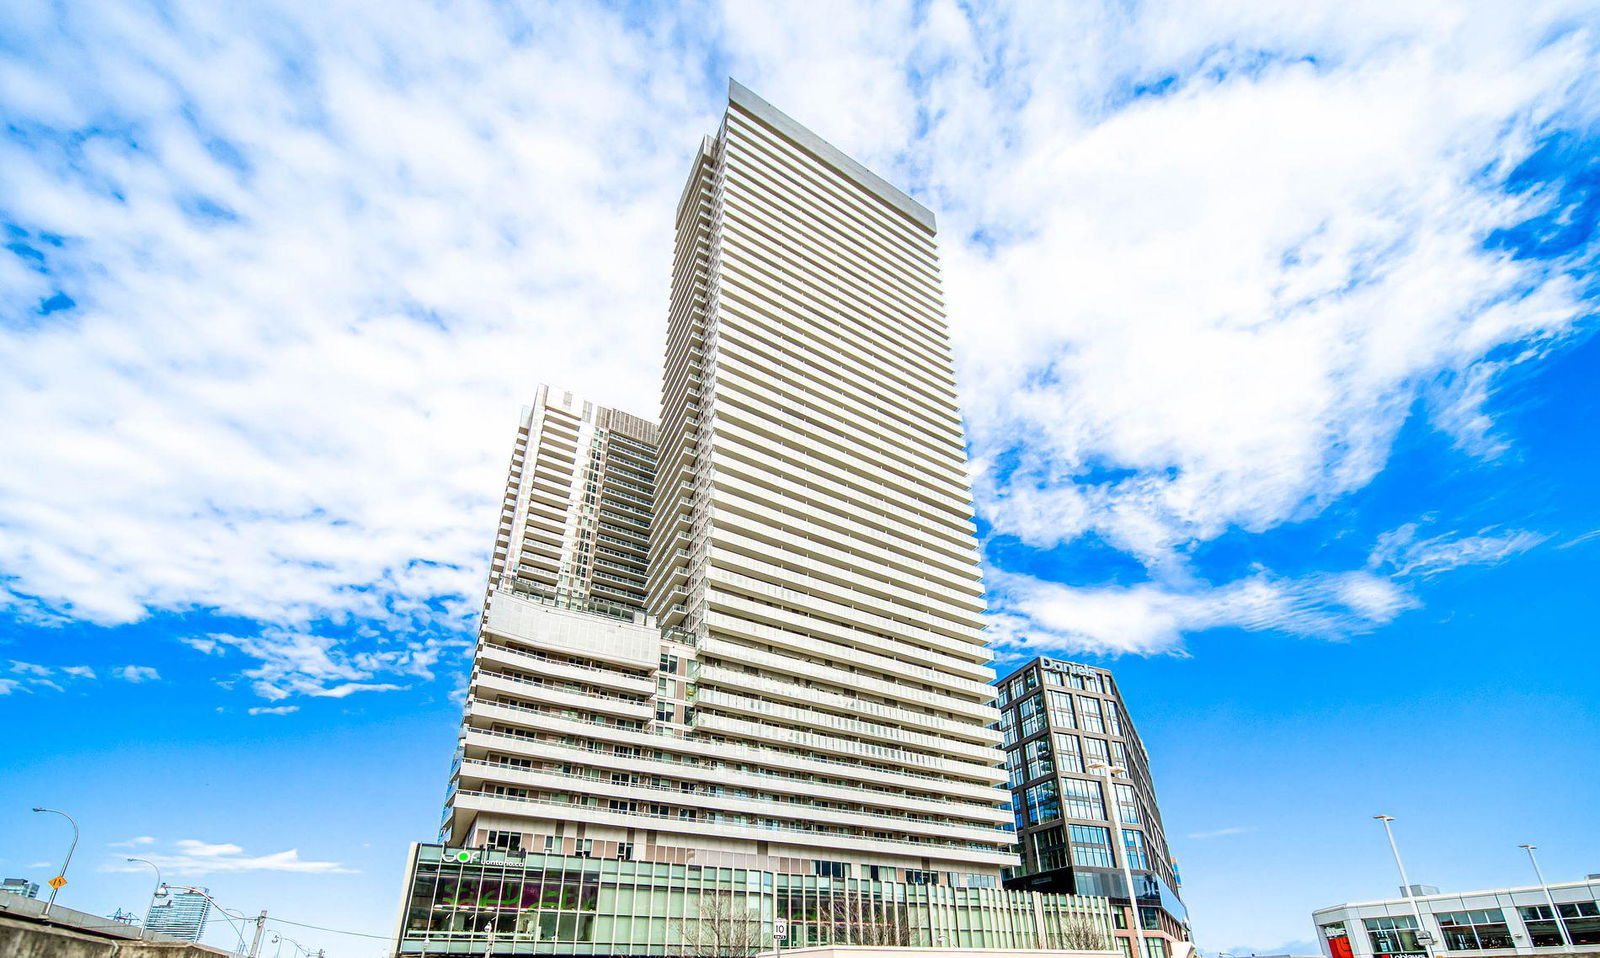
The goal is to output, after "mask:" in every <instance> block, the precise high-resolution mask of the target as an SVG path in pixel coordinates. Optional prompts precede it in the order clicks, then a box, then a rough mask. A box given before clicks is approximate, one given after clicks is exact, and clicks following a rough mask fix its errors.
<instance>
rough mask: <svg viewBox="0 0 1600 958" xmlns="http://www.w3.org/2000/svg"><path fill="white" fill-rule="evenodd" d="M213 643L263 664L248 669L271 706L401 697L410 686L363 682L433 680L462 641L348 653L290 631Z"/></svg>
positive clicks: (327, 640) (331, 641) (326, 639)
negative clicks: (294, 700) (302, 700)
mask: <svg viewBox="0 0 1600 958" xmlns="http://www.w3.org/2000/svg"><path fill="white" fill-rule="evenodd" d="M210 641H214V642H216V643H217V644H218V645H219V646H226V647H230V648H235V649H238V650H239V651H240V652H243V653H244V654H245V655H246V656H248V657H249V658H251V659H254V660H256V661H257V662H258V664H257V665H256V666H254V667H252V668H248V669H245V670H244V672H243V675H244V677H245V678H247V679H250V680H251V688H252V689H253V690H254V691H255V692H256V694H257V695H260V696H261V697H263V698H265V699H268V700H270V701H278V700H281V699H286V698H288V697H290V696H292V695H310V696H315V697H320V698H336V699H342V698H345V697H346V696H349V695H353V694H355V693H357V692H396V691H401V690H403V689H405V688H407V686H405V685H401V684H397V683H393V682H368V681H364V680H366V679H370V678H372V677H374V676H376V675H382V674H393V675H405V676H413V677H416V678H420V679H424V680H431V679H432V678H433V671H432V669H433V666H434V665H435V664H436V663H437V662H438V661H439V658H440V656H441V655H443V654H444V652H445V651H446V650H447V649H449V648H451V647H453V646H460V645H461V644H462V643H461V642H460V641H459V640H458V641H456V642H450V641H447V640H443V639H425V640H422V641H414V642H411V643H408V644H405V645H401V646H398V647H391V648H384V647H378V648H375V649H373V650H370V651H348V650H346V649H345V648H344V646H343V643H341V642H340V641H339V640H338V639H335V638H332V637H330V636H325V635H315V634H311V633H307V632H298V631H293V630H286V629H267V630H265V631H263V632H262V634H261V635H259V636H235V635H221V634H218V635H213V636H211V637H210Z"/></svg>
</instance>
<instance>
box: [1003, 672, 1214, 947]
mask: <svg viewBox="0 0 1600 958" xmlns="http://www.w3.org/2000/svg"><path fill="white" fill-rule="evenodd" d="M995 685H996V686H997V687H998V688H999V690H1000V691H999V699H998V701H997V703H996V704H998V705H999V706H1000V712H1001V719H1000V730H1001V734H1002V742H1001V744H1002V747H1003V748H1004V749H1005V754H1006V768H1007V770H1008V771H1009V772H1010V785H1011V795H1012V812H1013V814H1014V816H1015V819H1016V830H1017V843H1018V851H1019V852H1020V853H1021V856H1022V864H1021V865H1020V866H1018V867H1015V868H1010V869H1007V870H1006V875H1005V884H1006V887H1008V888H1016V889H1026V890H1029V891H1045V892H1060V893H1069V894H1078V895H1093V896H1097V897H1106V898H1110V899H1112V900H1113V902H1114V903H1115V902H1120V903H1121V904H1122V906H1123V907H1124V908H1125V907H1126V905H1127V902H1128V900H1129V897H1128V891H1127V881H1126V880H1125V879H1124V877H1123V875H1124V866H1126V868H1127V870H1128V871H1131V873H1132V875H1133V880H1134V884H1135V885H1136V886H1137V895H1138V899H1139V910H1140V915H1141V917H1142V919H1143V920H1142V922H1141V924H1142V925H1143V929H1144V932H1145V939H1146V948H1147V950H1148V951H1149V954H1150V955H1151V956H1152V958H1161V956H1162V955H1168V954H1172V953H1173V952H1174V949H1173V948H1172V944H1173V943H1174V942H1177V941H1187V940H1188V937H1189V935H1188V917H1187V913H1186V912H1185V910H1184V907H1183V903H1182V901H1181V900H1180V899H1179V896H1178V874H1177V868H1176V867H1175V865H1174V864H1173V861H1172V856H1171V853H1170V852H1169V850H1168V848H1167V837H1166V832H1165V831H1164V830H1163V829H1162V826H1161V810H1160V808H1159V806H1158V805H1157V804H1156V792H1155V786H1154V784H1153V783H1152V782H1151V779H1150V756H1149V754H1148V753H1147V752H1146V751H1145V748H1144V743H1143V742H1141V741H1140V740H1139V733H1138V732H1137V731H1136V730H1135V729H1134V727H1133V722H1132V721H1131V720H1130V719H1129V717H1128V710H1127V706H1126V705H1125V704H1124V703H1123V700H1122V694H1121V692H1120V691H1119V690H1118V688H1117V682H1116V679H1115V678H1114V677H1113V676H1112V674H1111V673H1110V672H1109V671H1107V670H1106V669H1101V668H1095V667H1093V666H1088V665H1080V664H1078V663H1076V662H1064V661H1061V660H1059V659H1046V658H1038V659H1034V660H1033V661H1031V662H1029V663H1027V664H1026V665H1024V666H1022V667H1021V668H1019V669H1017V670H1015V671H1013V672H1011V673H1010V674H1009V675H1007V676H1005V677H1004V678H1002V679H999V680H997V681H996V683H995ZM1108 786H1109V794H1108ZM1118 832H1120V833H1121V834H1120V836H1117V833H1118ZM1118 925H1119V927H1120V928H1122V929H1123V931H1124V932H1125V933H1124V934H1123V935H1121V936H1120V937H1121V939H1122V941H1123V943H1124V945H1125V946H1126V945H1128V944H1129V943H1130V939H1131V938H1132V935H1131V934H1129V933H1126V932H1127V931H1128V929H1127V927H1126V926H1127V914H1126V913H1125V912H1121V913H1119V915H1118Z"/></svg>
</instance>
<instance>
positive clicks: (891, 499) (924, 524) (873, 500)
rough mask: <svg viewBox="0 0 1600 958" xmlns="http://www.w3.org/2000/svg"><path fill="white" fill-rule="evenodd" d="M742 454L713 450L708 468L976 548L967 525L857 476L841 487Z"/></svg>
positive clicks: (762, 456)
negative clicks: (738, 456) (846, 506)
mask: <svg viewBox="0 0 1600 958" xmlns="http://www.w3.org/2000/svg"><path fill="white" fill-rule="evenodd" d="M743 453H744V455H746V456H747V457H748V458H745V459H732V458H729V457H728V456H727V452H726V450H722V449H713V450H712V463H713V465H714V466H715V467H716V470H717V472H718V473H719V474H720V473H723V472H725V471H727V470H732V471H733V472H735V473H737V474H739V475H740V476H742V477H744V478H745V479H747V480H749V481H751V482H754V483H758V484H764V485H766V486H767V487H769V488H771V489H773V490H774V491H780V492H784V493H786V494H788V495H791V496H799V497H806V496H809V497H811V498H814V499H822V498H823V497H826V498H827V500H828V501H830V502H838V503H848V504H850V505H851V506H853V507H854V508H855V509H856V510H857V511H858V513H862V514H870V515H872V516H873V517H874V519H873V520H872V521H874V522H877V523H879V524H884V523H890V524H893V525H894V526H896V527H899V528H902V529H908V530H914V531H915V533H916V534H917V535H920V536H925V537H927V538H928V539H929V540H931V541H936V542H944V543H948V544H950V545H952V546H955V547H959V548H963V549H967V550H972V549H974V548H975V546H976V542H977V539H976V535H977V532H976V526H975V524H974V523H973V522H972V521H971V520H969V519H964V518H962V517H960V516H958V515H955V514H953V513H950V512H941V511H936V510H933V509H931V508H929V507H928V506H927V505H926V504H924V503H921V502H919V501H917V500H914V499H911V498H909V497H907V496H904V495H897V494H894V493H893V492H891V491H890V490H889V487H888V486H885V485H883V484H881V483H877V482H873V481H871V480H869V479H865V478H863V477H860V476H851V477H850V479H849V481H841V480H839V479H836V478H834V477H833V476H824V475H821V474H819V473H810V472H807V473H799V474H795V473H793V472H792V467H789V466H787V465H786V464H785V463H783V462H782V461H781V460H779V459H777V458H775V457H773V456H769V455H767V454H766V453H765V452H763V451H761V450H758V449H755V448H754V447H750V448H747V449H744V450H743Z"/></svg>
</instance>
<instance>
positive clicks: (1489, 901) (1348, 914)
mask: <svg viewBox="0 0 1600 958" xmlns="http://www.w3.org/2000/svg"><path fill="white" fill-rule="evenodd" d="M1411 891H1413V892H1414V893H1415V894H1411V895H1407V896H1405V897H1401V898H1390V899H1385V900H1383V901H1367V902H1354V903H1349V904H1343V905H1333V906H1330V907H1328V908H1322V909H1318V910H1317V911H1316V912H1313V913H1312V918H1313V920H1314V921H1315V922H1316V925H1317V938H1318V940H1319V941H1320V942H1321V943H1322V951H1323V954H1325V955H1327V956H1328V958H1436V956H1440V955H1451V956H1454V955H1463V956H1478V955H1481V956H1485V958H1488V956H1494V958H1501V956H1505V958H1509V956H1512V955H1541V954H1561V955H1588V956H1600V875H1591V876H1589V878H1588V879H1586V880H1584V881H1577V882H1564V883H1561V884H1556V885H1550V886H1548V895H1547V894H1546V892H1547V889H1546V888H1544V887H1540V886H1538V885H1531V886H1526V887H1521V888H1499V889H1493V890H1490V891H1472V892H1462V893H1451V894H1439V893H1437V890H1436V889H1431V888H1429V887H1427V886H1416V885H1413V886H1411ZM1552 899H1553V900H1554V902H1555V910H1554V912H1552V910H1551V908H1550V902H1551V900H1552ZM1419 918H1420V923H1419V920H1418V919H1419Z"/></svg>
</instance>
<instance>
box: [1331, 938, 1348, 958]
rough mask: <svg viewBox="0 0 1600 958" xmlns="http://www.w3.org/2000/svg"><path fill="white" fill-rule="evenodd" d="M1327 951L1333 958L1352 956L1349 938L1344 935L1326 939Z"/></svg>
mask: <svg viewBox="0 0 1600 958" xmlns="http://www.w3.org/2000/svg"><path fill="white" fill-rule="evenodd" d="M1328 953H1329V954H1331V955H1332V956H1333V958H1352V955H1351V952H1350V939H1349V938H1347V937H1345V936H1344V935H1340V936H1339V937H1337V938H1329V939H1328Z"/></svg>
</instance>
